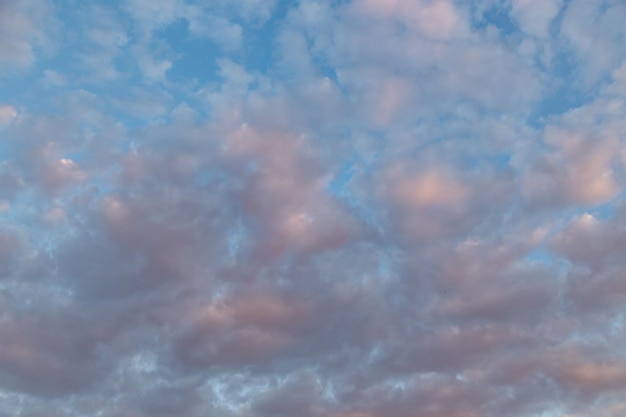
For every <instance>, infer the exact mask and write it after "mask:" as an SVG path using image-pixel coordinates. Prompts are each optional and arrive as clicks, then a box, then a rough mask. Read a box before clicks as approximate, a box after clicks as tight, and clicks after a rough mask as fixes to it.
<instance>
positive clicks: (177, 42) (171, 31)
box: [155, 18, 223, 85]
mask: <svg viewBox="0 0 626 417" xmlns="http://www.w3.org/2000/svg"><path fill="white" fill-rule="evenodd" d="M155 38H156V39H160V40H164V41H166V42H167V44H168V46H169V47H171V48H172V49H173V50H175V51H177V53H176V55H175V57H174V59H173V62H172V67H171V68H170V69H169V70H168V71H167V78H168V79H169V80H170V81H172V82H174V83H183V84H189V83H197V84H200V85H204V84H207V83H217V82H219V81H220V78H219V77H218V75H217V71H218V65H217V59H218V58H220V57H221V56H222V54H223V53H222V51H221V48H220V47H219V46H218V45H216V44H215V43H214V42H212V41H210V40H208V39H206V38H204V37H199V36H194V35H193V34H191V33H190V31H189V22H188V21H187V20H185V19H182V18H181V19H178V20H175V21H174V22H173V23H171V24H169V25H168V26H166V27H165V28H163V29H161V30H160V31H157V32H156V34H155ZM190 80H191V81H190Z"/></svg>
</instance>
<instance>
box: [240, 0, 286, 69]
mask: <svg viewBox="0 0 626 417" xmlns="http://www.w3.org/2000/svg"><path fill="white" fill-rule="evenodd" d="M297 4H298V1H297V0H280V1H278V3H277V5H276V8H275V9H274V12H273V13H272V16H271V17H270V19H268V20H267V21H265V22H263V23H262V24H256V25H255V24H252V25H250V24H247V25H242V27H243V38H244V42H243V51H242V52H243V53H242V57H241V59H242V64H243V66H244V67H245V68H246V69H248V70H252V71H256V72H259V73H264V74H268V75H272V72H273V71H275V69H276V68H275V65H276V62H277V61H278V52H277V44H276V42H277V39H276V38H277V35H278V33H279V31H280V30H281V28H282V24H281V23H282V22H283V21H284V19H285V17H286V16H287V13H288V12H289V10H291V9H293V7H294V6H295V5H297Z"/></svg>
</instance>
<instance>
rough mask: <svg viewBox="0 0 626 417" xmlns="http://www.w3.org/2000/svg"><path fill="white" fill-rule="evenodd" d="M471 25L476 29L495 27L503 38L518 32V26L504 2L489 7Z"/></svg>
mask: <svg viewBox="0 0 626 417" xmlns="http://www.w3.org/2000/svg"><path fill="white" fill-rule="evenodd" d="M472 23H473V25H474V27H475V28H476V29H487V28H488V27H495V28H496V29H498V31H499V32H500V33H501V34H502V35H504V36H508V35H511V34H513V33H516V32H519V25H518V24H517V23H516V22H515V21H514V20H513V19H512V18H511V16H510V6H505V3H504V2H502V3H499V4H498V3H496V4H495V5H493V6H491V7H489V8H488V9H487V10H485V11H484V12H483V13H482V15H481V16H480V19H475V20H474V21H473V22H472Z"/></svg>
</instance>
